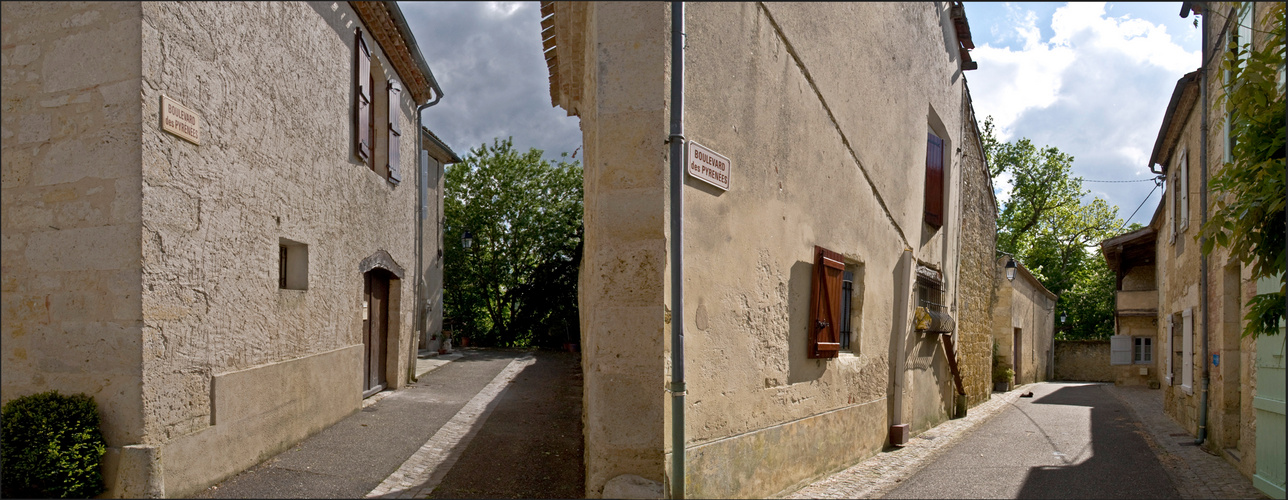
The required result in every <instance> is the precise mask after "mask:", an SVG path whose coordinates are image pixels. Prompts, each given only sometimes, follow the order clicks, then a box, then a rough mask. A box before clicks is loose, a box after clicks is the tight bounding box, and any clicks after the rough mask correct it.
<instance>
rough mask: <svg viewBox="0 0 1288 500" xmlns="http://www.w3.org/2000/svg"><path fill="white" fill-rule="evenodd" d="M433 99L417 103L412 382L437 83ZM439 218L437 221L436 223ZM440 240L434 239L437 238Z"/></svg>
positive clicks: (421, 328) (439, 94) (420, 328)
mask: <svg viewBox="0 0 1288 500" xmlns="http://www.w3.org/2000/svg"><path fill="white" fill-rule="evenodd" d="M433 88H434V100H433V101H430V102H427V103H425V104H421V105H419V106H416V162H417V163H419V165H417V166H416V167H417V170H416V213H417V217H416V280H415V281H413V282H412V285H413V286H414V287H415V290H413V291H412V295H414V296H415V297H416V307H414V308H412V309H413V311H414V312H415V314H416V338H413V339H412V344H411V347H410V348H409V349H407V351H408V353H407V354H408V358H409V359H408V363H407V381H408V382H411V381H412V379H414V378H416V351H417V349H416V346H417V344H418V343H419V342H420V341H419V337H420V336H422V335H425V323H426V321H425V313H426V311H425V308H426V304H425V297H424V295H425V215H426V213H425V203H426V199H427V198H428V197H429V193H428V191H429V154H428V153H426V152H425V144H424V141H425V133H424V132H423V131H422V129H423V128H424V120H425V119H424V117H423V116H421V114H422V112H423V111H425V110H426V109H429V108H431V107H433V106H434V105H435V104H438V102H439V101H441V100H443V91H442V90H440V89H439V88H438V85H437V84H434V86H433ZM438 223H439V222H438V220H437V219H436V220H434V224H435V225H437V224H438ZM437 240H438V239H437V238H435V241H437Z"/></svg>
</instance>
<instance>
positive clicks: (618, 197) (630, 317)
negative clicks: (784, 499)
mask: <svg viewBox="0 0 1288 500" xmlns="http://www.w3.org/2000/svg"><path fill="white" fill-rule="evenodd" d="M554 9H555V17H554V20H553V26H552V29H553V32H554V33H555V35H556V40H557V41H556V42H555V43H556V47H557V51H556V53H555V57H556V58H557V60H555V61H553V62H552V65H553V67H554V68H556V69H555V70H554V72H553V74H552V77H551V81H552V85H555V86H556V87H557V88H552V99H553V101H554V102H555V103H556V105H559V106H562V107H564V109H565V110H567V111H568V112H569V113H570V114H576V115H578V116H579V117H580V118H581V126H582V131H583V134H584V136H585V137H584V143H585V145H586V153H587V155H586V171H585V184H586V186H585V188H586V190H585V193H586V195H585V196H586V200H585V203H586V214H585V221H586V246H585V248H586V253H585V257H584V260H583V264H582V273H581V278H580V279H581V283H580V290H581V292H580V294H579V303H580V306H581V311H582V332H583V333H582V346H583V349H584V352H585V355H584V358H583V364H584V369H585V374H586V378H585V386H586V408H585V410H584V411H585V413H584V419H585V420H586V428H587V432H586V455H587V475H586V477H587V483H586V494H587V496H589V497H598V496H599V495H600V494H601V490H602V487H603V485H604V483H605V482H607V481H608V480H609V479H612V478H613V477H616V476H618V475H621V474H634V475H638V476H641V477H644V478H647V479H651V480H657V481H662V480H664V479H665V477H666V475H667V469H666V462H665V457H664V455H663V453H669V452H670V451H671V450H672V443H669V442H668V441H669V439H668V432H667V429H668V428H669V425H670V422H669V415H670V411H669V410H670V406H669V405H670V399H671V398H670V397H668V396H669V395H668V394H667V393H666V392H664V391H663V387H664V384H665V383H666V381H667V380H668V373H667V372H668V368H669V367H668V365H669V362H668V360H669V354H668V352H667V349H669V347H670V346H669V335H668V333H669V325H668V324H667V319H668V318H669V315H668V312H669V310H670V306H671V304H669V301H668V297H669V296H670V295H669V291H670V289H669V287H670V283H669V279H668V278H667V277H668V275H669V274H668V272H669V271H668V265H669V264H668V262H669V260H668V258H667V248H668V246H667V244H668V241H667V238H672V237H678V236H679V235H672V234H669V228H668V225H667V217H669V216H670V214H669V213H668V205H667V196H668V192H667V190H668V187H667V186H668V182H667V178H666V173H667V155H668V145H667V144H666V143H665V140H666V138H667V134H668V129H667V119H668V115H667V104H668V103H667V96H668V95H669V93H668V90H669V89H668V83H669V82H668V80H667V78H668V75H669V72H668V71H667V68H668V66H669V62H668V56H669V35H670V26H669V21H670V19H669V8H668V7H667V6H666V5H665V4H647V3H595V4H573V3H568V4H565V3H556V4H555V6H554ZM947 16H948V14H947V12H946V10H945V9H944V8H943V5H942V4H920V5H892V4H839V5H829V4H800V5H791V6H786V5H782V4H702V3H699V4H690V5H689V7H688V9H687V12H686V21H685V23H686V40H687V49H686V56H685V57H686V62H685V65H686V67H685V73H686V82H685V92H686V95H685V103H684V106H685V120H686V122H685V135H686V138H687V139H689V140H693V141H696V142H699V143H701V144H703V145H705V146H707V147H710V148H712V149H714V150H715V151H718V152H720V153H722V154H724V155H726V156H728V157H730V158H731V159H732V160H733V164H734V165H733V173H732V180H731V187H730V189H729V190H728V191H723V192H722V191H719V190H717V189H714V188H712V187H709V186H707V185H705V184H701V183H699V182H695V181H692V180H688V179H686V181H685V188H684V189H685V193H684V197H685V202H684V203H685V214H684V226H685V234H684V235H683V239H684V246H685V256H684V259H685V263H684V266H685V301H686V303H685V304H684V311H685V315H684V320H685V325H684V329H685V342H686V345H685V351H686V357H687V362H686V376H687V386H688V395H687V399H686V408H685V419H686V422H685V427H686V431H685V432H686V436H687V441H686V443H685V447H686V448H687V449H688V450H689V451H688V453H689V454H690V455H693V456H694V457H696V456H697V454H699V453H700V454H701V456H702V458H701V459H700V460H699V459H698V458H694V459H693V460H694V462H692V464H691V465H690V467H689V471H690V472H689V475H688V478H687V479H686V489H688V490H689V491H690V493H691V494H697V493H693V492H701V494H702V495H714V496H764V495H770V494H774V493H777V492H779V491H781V490H782V489H783V488H786V487H788V486H790V485H791V484H795V483H797V482H798V481H802V480H805V479H808V478H811V477H817V476H818V475H820V474H823V473H826V472H830V471H832V470H835V468H836V467H837V466H838V465H837V464H839V463H853V462H855V461H857V460H859V459H861V458H863V457H866V456H870V455H871V454H874V453H876V452H877V451H879V450H880V447H881V445H882V444H883V443H884V442H885V439H886V434H887V427H888V425H889V424H890V422H889V421H888V417H884V418H883V417H882V415H888V414H889V412H890V410H889V408H885V406H887V405H889V404H892V403H891V400H889V399H888V396H889V394H888V388H889V387H891V386H892V384H891V381H890V378H891V377H890V375H891V373H892V370H891V368H890V365H891V356H892V355H894V354H892V352H898V353H900V354H898V355H900V356H904V357H905V358H904V359H902V360H901V361H902V363H901V364H900V366H903V367H904V369H906V370H907V373H906V375H907V376H905V377H901V378H902V380H904V382H903V383H902V385H899V386H897V389H896V390H898V391H902V392H903V393H904V394H906V397H904V398H901V401H902V403H903V405H904V406H906V408H905V409H903V410H901V413H902V414H903V415H905V416H906V418H905V420H906V421H909V422H911V421H913V420H915V421H916V422H917V426H918V428H920V429H924V428H926V427H929V426H931V425H933V424H934V423H937V422H939V421H942V420H943V419H945V418H947V415H948V412H949V410H951V406H952V404H953V401H952V396H951V394H952V388H951V387H952V382H951V377H950V376H949V374H948V369H947V360H946V358H945V355H944V351H943V347H942V344H941V343H940V342H939V341H938V337H937V336H932V337H927V336H925V335H921V334H913V333H911V332H909V330H908V329H907V327H908V325H895V324H894V322H895V321H898V322H900V323H902V322H904V321H905V320H904V319H900V320H894V319H892V318H905V319H906V318H910V317H911V314H908V311H897V310H896V308H897V307H898V306H897V305H902V306H906V307H907V308H910V307H911V305H912V304H911V301H907V300H903V301H900V300H896V297H895V295H896V294H897V293H899V294H911V293H912V291H913V287H912V286H911V281H912V276H911V275H910V274H908V273H902V274H901V273H895V272H894V269H895V268H896V264H897V263H898V262H899V261H900V258H901V257H902V255H903V251H904V249H905V248H909V249H912V250H913V252H914V254H915V255H913V263H914V265H915V264H917V263H920V264H922V265H928V266H931V267H933V268H936V269H939V270H940V271H941V272H943V273H944V276H945V277H946V278H945V289H944V296H945V298H946V300H948V301H951V304H952V308H953V309H952V314H957V312H956V311H957V308H958V307H960V306H959V302H958V301H957V300H956V295H957V293H958V292H957V291H958V285H957V283H956V281H957V279H958V278H957V276H958V270H957V268H956V266H957V262H958V260H959V259H958V258H957V252H958V248H959V246H958V245H957V238H958V237H959V231H960V230H961V227H960V226H961V224H960V223H959V221H961V219H962V216H961V213H960V211H961V208H960V207H961V204H962V202H961V196H962V195H961V191H960V189H959V187H958V186H959V185H960V183H961V181H960V178H961V176H962V173H961V172H962V169H963V167H962V161H963V160H962V156H961V155H960V154H958V153H956V149H955V145H957V144H961V143H962V139H961V137H960V135H961V130H962V128H963V127H962V123H963V122H962V117H961V115H960V113H961V112H962V106H963V104H962V101H963V95H964V92H963V85H964V81H963V80H962V79H961V75H960V72H959V70H958V69H957V65H958V63H959V62H958V61H957V59H956V57H957V55H956V54H957V49H956V45H955V44H956V40H955V39H952V35H951V28H945V26H950V25H951V23H950V22H948V21H947ZM819 19H829V20H834V21H835V22H833V23H819V22H818V20H819ZM945 23H948V24H945ZM945 37H948V38H945ZM895 41H898V42H895ZM908 41H922V42H919V43H904V42H908ZM876 47H879V48H880V49H879V50H877V49H874V48H876ZM579 61H584V64H581V63H579ZM579 67H584V68H585V69H586V70H585V71H584V72H579V71H577V68H579ZM876 75H879V76H876ZM856 82H863V84H861V85H856ZM930 130H934V131H935V133H936V134H937V135H940V136H941V137H943V138H944V139H945V140H946V143H947V144H948V145H947V146H946V147H945V150H946V152H947V154H946V158H945V165H946V172H947V174H946V182H945V185H946V189H945V191H946V200H945V201H946V202H945V207H946V209H945V214H944V220H945V221H947V223H946V224H945V225H944V228H942V229H933V228H930V227H929V226H926V225H925V224H923V222H922V217H923V215H922V214H923V198H922V196H921V193H922V189H923V186H924V181H925V179H924V177H923V175H924V174H923V171H924V169H921V168H910V167H909V166H910V165H924V164H925V155H926V134H927V132H928V131H930ZM815 244H817V245H822V246H824V247H827V248H830V249H832V250H835V251H838V252H840V253H841V254H842V255H843V256H844V258H845V259H846V261H847V264H849V265H852V266H854V267H855V268H856V269H857V268H860V267H861V268H862V272H861V273H858V276H859V277H860V279H861V280H862V283H856V291H857V292H858V293H859V294H860V297H859V299H858V301H857V302H856V303H857V304H858V305H859V306H860V307H861V308H862V310H861V312H860V314H857V315H856V318H857V319H858V321H857V324H856V328H855V340H854V341H853V342H854V344H855V349H853V352H850V353H845V354H842V355H841V357H839V358H836V359H834V360H815V359H809V358H807V356H806V332H807V325H806V322H807V319H806V317H805V316H806V314H807V312H806V309H807V308H808V303H809V281H810V267H811V266H812V265H813V258H812V255H811V252H812V249H813V246H814V245H815ZM989 259H990V262H991V256H989ZM892 331H898V332H902V333H900V334H897V335H892V333H891V332H892ZM905 335H906V336H905ZM892 342H907V343H908V346H907V348H906V349H901V350H899V351H892V350H891V348H890V347H891V345H892ZM881 401H884V402H885V403H881ZM860 406H862V407H863V408H867V409H869V410H864V411H867V412H868V413H864V414H865V415H868V416H869V417H870V418H871V419H872V420H871V421H865V423H864V424H863V425H858V426H855V427H848V428H846V430H845V432H847V433H850V434H847V436H848V439H849V441H848V442H849V444H850V446H848V447H846V448H845V450H844V451H843V452H838V454H836V455H835V456H834V458H835V460H836V461H831V460H832V459H828V460H818V461H800V460H796V459H795V458H791V457H794V456H795V455H791V452H789V451H786V450H785V451H783V453H782V454H781V455H779V454H775V455H774V456H775V457H776V458H772V457H771V458H767V460H770V461H771V462H772V463H774V464H779V463H781V464H783V467H782V473H781V474H775V475H773V476H772V477H771V476H765V477H763V478H757V479H755V480H745V479H746V478H744V477H743V476H742V475H743V474H746V473H747V471H748V470H754V469H742V468H738V467H730V468H727V469H723V470H715V469H711V468H709V467H708V466H707V465H702V464H709V465H712V466H714V465H713V464H720V463H735V462H737V461H738V460H743V458H737V457H740V456H744V455H743V454H745V453H752V454H754V453H755V452H756V451H755V450H762V449H764V448H762V446H763V444H757V443H762V441H760V440H763V439H770V438H769V437H767V436H771V435H772V436H774V437H773V438H772V439H770V440H771V441H773V442H774V443H776V444H775V446H776V447H782V448H784V449H788V448H790V449H801V448H805V447H808V446H811V444H810V438H808V437H807V436H809V435H811V434H815V435H834V434H836V433H839V432H841V431H840V429H839V428H837V427H833V426H836V425H838V423H837V422H835V421H832V420H828V419H816V420H811V419H814V418H815V417H818V416H821V415H833V414H837V415H839V414H851V413H854V412H859V410H858V408H859V407H860ZM874 408H880V410H876V409H874ZM805 421H809V422H811V423H810V424H800V425H805V426H807V427H808V428H809V429H810V430H809V432H801V431H798V430H792V431H786V430H783V431H777V430H774V431H771V430H770V429H787V428H789V427H790V428H792V429H805V428H806V427H791V426H789V425H788V423H789V422H805ZM792 425H796V424H792ZM836 435H839V434H836ZM855 443H858V444H857V445H856V444H855ZM698 450H702V451H701V452H699V451H698ZM829 456H831V455H829ZM737 463H743V462H737ZM773 467H778V466H777V465H775V466H773Z"/></svg>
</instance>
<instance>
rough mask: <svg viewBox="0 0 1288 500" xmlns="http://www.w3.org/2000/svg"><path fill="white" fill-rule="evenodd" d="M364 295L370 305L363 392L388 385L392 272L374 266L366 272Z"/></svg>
mask: <svg viewBox="0 0 1288 500" xmlns="http://www.w3.org/2000/svg"><path fill="white" fill-rule="evenodd" d="M364 282H365V283H364V285H363V296H364V300H365V303H366V307H367V312H366V314H365V315H364V318H363V319H364V321H363V322H362V344H363V348H364V349H363V351H364V357H363V360H362V367H363V379H362V390H363V392H362V396H363V397H368V396H371V395H372V394H375V393H377V392H380V391H381V390H382V389H384V388H385V363H386V359H387V358H388V356H386V355H385V351H386V350H387V347H388V345H389V342H388V341H389V276H388V273H386V272H385V271H384V270H381V269H373V270H371V271H369V272H367V273H366V274H365V275H364Z"/></svg>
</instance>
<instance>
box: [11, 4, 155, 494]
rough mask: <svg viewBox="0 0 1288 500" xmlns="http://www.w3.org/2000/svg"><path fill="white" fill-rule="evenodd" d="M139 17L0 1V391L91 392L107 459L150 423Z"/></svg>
mask: <svg viewBox="0 0 1288 500" xmlns="http://www.w3.org/2000/svg"><path fill="white" fill-rule="evenodd" d="M140 23H141V10H140V7H139V5H138V4H123V3H94V2H89V3H70V2H67V3H65V2H5V3H3V4H0V26H2V28H0V33H3V35H0V36H2V37H3V39H2V42H0V57H2V59H3V62H0V68H2V70H3V90H2V91H0V94H2V96H3V97H2V99H3V113H2V114H0V116H3V118H0V137H2V139H3V140H2V141H0V162H2V164H3V168H2V169H0V171H2V172H3V180H2V181H0V207H2V208H0V213H2V215H0V241H3V250H2V251H0V268H2V269H3V271H2V273H3V278H2V285H0V291H2V292H3V293H0V296H2V299H0V300H2V301H3V316H2V317H0V318H2V319H0V339H2V341H0V344H2V345H3V351H2V352H0V358H2V360H0V370H2V372H0V373H3V375H0V400H3V401H9V400H11V399H13V398H15V397H19V396H24V395H28V394H33V393H37V392H43V391H47V390H51V389H57V390H59V391H60V392H62V393H64V394H67V393H77V392H84V393H87V394H89V395H91V396H93V397H94V400H95V401H96V402H97V403H98V406H99V411H100V413H101V415H102V429H103V433H104V437H105V438H106V440H107V444H108V446H109V452H108V457H107V459H106V460H107V462H108V465H109V467H108V468H109V469H111V468H114V467H115V460H116V457H117V456H118V453H119V451H120V449H121V447H122V446H123V445H128V444H133V443H138V442H140V441H141V440H142V439H144V435H145V432H146V431H145V427H144V420H143V418H142V395H141V389H140V385H139V384H140V377H141V370H142V366H141V363H142V359H141V355H142V347H141V344H140V331H141V328H142V321H143V314H142V306H141V302H140V294H141V288H142V284H141V281H140V251H141V250H140V234H141V229H140V228H141V222H140V211H141V207H140V201H139V187H140V176H141V171H140V168H139V157H140V154H141V153H140V138H139V129H140V125H139V123H140V106H139V93H140V89H139V74H140V71H141V70H140V64H139V61H140V52H139V47H140ZM105 472H107V473H108V474H109V483H110V482H111V479H112V478H111V477H110V476H111V474H112V471H111V470H105Z"/></svg>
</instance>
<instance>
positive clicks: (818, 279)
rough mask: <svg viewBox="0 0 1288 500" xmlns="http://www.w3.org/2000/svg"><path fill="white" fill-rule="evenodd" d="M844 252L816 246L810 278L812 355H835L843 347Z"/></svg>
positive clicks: (810, 349)
mask: <svg viewBox="0 0 1288 500" xmlns="http://www.w3.org/2000/svg"><path fill="white" fill-rule="evenodd" d="M844 273H845V262H844V261H843V260H842V258H841V254H838V253H836V252H833V251H831V250H828V249H826V248H823V247H820V246H817V245H815V246H814V273H813V275H814V276H813V279H812V280H811V281H810V299H809V311H810V314H809V349H808V354H809V357H811V358H835V357H836V356H837V354H838V353H839V352H840V350H841V277H842V275H843V274H844Z"/></svg>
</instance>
